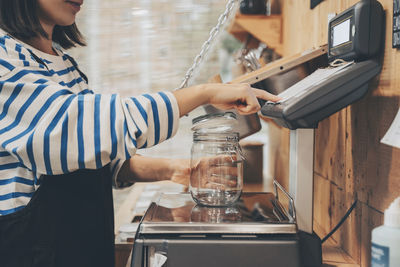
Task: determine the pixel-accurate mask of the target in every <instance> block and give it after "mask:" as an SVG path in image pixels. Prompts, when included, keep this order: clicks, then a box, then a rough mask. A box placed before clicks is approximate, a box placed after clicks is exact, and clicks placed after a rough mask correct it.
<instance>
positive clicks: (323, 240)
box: [321, 199, 357, 243]
mask: <svg viewBox="0 0 400 267" xmlns="http://www.w3.org/2000/svg"><path fill="white" fill-rule="evenodd" d="M356 204H357V199H356V200H354V202H353V204H351V207H350V208H349V209H348V210H347V212H346V214H345V215H344V216H343V218H342V219H341V220H340V221H339V222H338V224H337V225H336V226H335V227H334V228H333V229H332V231H330V232H329V233H328V234H327V235H326V236H325V237H324V238H323V239H322V240H321V243H324V242H325V241H326V240H327V239H328V238H329V237H331V235H333V234H334V233H335V232H336V230H337V229H339V227H340V226H342V224H343V223H344V222H345V221H346V219H347V217H349V215H350V213H351V212H352V211H353V209H354V208H355V207H356Z"/></svg>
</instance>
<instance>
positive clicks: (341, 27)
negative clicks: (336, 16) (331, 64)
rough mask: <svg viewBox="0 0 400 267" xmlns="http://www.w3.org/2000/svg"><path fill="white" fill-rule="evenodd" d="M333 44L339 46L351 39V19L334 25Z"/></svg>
mask: <svg viewBox="0 0 400 267" xmlns="http://www.w3.org/2000/svg"><path fill="white" fill-rule="evenodd" d="M332 30H333V34H332V46H333V47H335V46H338V45H341V44H344V43H347V42H349V41H350V19H347V20H345V21H343V22H342V23H339V24H338V25H336V26H334V27H333V29H332Z"/></svg>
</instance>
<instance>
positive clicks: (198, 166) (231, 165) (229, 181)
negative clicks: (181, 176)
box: [190, 155, 240, 190]
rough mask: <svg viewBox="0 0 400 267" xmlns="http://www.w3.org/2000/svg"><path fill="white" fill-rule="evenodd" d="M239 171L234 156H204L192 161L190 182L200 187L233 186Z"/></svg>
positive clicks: (219, 188) (222, 188) (217, 187)
mask: <svg viewBox="0 0 400 267" xmlns="http://www.w3.org/2000/svg"><path fill="white" fill-rule="evenodd" d="M239 171H240V170H239V168H238V161H237V159H236V156H227V155H223V156H215V157H204V158H200V159H198V160H196V161H193V162H192V167H191V176H190V179H191V180H190V182H191V185H192V186H193V187H198V188H202V189H205V188H208V189H218V190H226V189H228V188H235V187H236V186H237V182H238V175H240V173H239Z"/></svg>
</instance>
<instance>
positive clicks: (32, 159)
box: [0, 64, 179, 176]
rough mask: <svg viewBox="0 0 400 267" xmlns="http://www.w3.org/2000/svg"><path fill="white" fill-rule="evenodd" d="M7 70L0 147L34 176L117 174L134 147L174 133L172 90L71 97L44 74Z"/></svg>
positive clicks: (0, 84) (0, 83)
mask: <svg viewBox="0 0 400 267" xmlns="http://www.w3.org/2000/svg"><path fill="white" fill-rule="evenodd" d="M7 67H8V70H9V72H8V73H7V74H5V75H4V71H3V75H2V76H1V78H0V107H2V108H0V112H1V113H0V143H1V146H2V147H3V148H4V149H6V150H7V151H8V152H9V153H11V154H12V155H13V156H14V157H15V158H16V159H18V161H19V162H21V163H22V164H23V165H24V166H25V167H26V168H28V169H30V170H31V171H33V172H35V173H37V175H38V176H39V175H42V174H46V175H56V174H64V173H69V172H72V171H75V170H78V169H98V168H101V167H103V166H105V165H107V164H110V163H113V164H111V165H112V166H111V167H112V168H113V167H115V168H114V171H116V172H118V170H119V167H120V165H121V164H122V162H123V161H124V160H126V159H129V158H130V157H131V156H133V155H134V154H135V152H136V150H137V149H138V148H144V147H150V146H153V145H156V144H158V143H160V142H162V141H164V140H166V139H168V138H170V137H172V136H173V135H174V134H175V133H176V130H177V127H178V121H179V108H178V105H177V102H176V99H175V97H174V96H173V94H172V93H170V92H159V93H154V94H144V95H140V96H137V97H130V98H122V97H121V96H119V95H118V94H111V95H106V94H90V93H86V94H74V93H72V92H71V91H69V90H68V88H67V87H63V86H62V85H60V84H58V83H56V82H54V81H51V80H50V79H49V75H51V74H49V72H47V71H46V70H43V69H41V68H35V67H27V68H23V67H18V66H13V65H12V64H10V65H7V64H6V68H7ZM116 162H118V164H116ZM118 166H119V167H118Z"/></svg>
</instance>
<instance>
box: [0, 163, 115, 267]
mask: <svg viewBox="0 0 400 267" xmlns="http://www.w3.org/2000/svg"><path fill="white" fill-rule="evenodd" d="M42 179H43V180H42V183H41V185H40V187H39V189H38V190H37V191H36V192H35V193H34V195H33V197H32V199H31V201H30V202H29V203H28V205H27V206H26V207H25V208H23V209H21V210H19V211H17V212H14V213H12V214H8V215H4V216H0V266H1V267H55V266H56V267H64V266H65V267H81V266H82V267H91V266H93V267H102V266H104V267H112V266H114V212H113V198H112V181H111V180H112V179H111V173H110V168H109V166H108V165H107V166H106V167H104V168H102V169H99V170H79V171H76V172H73V173H70V174H64V175H55V176H44V177H42Z"/></svg>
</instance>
